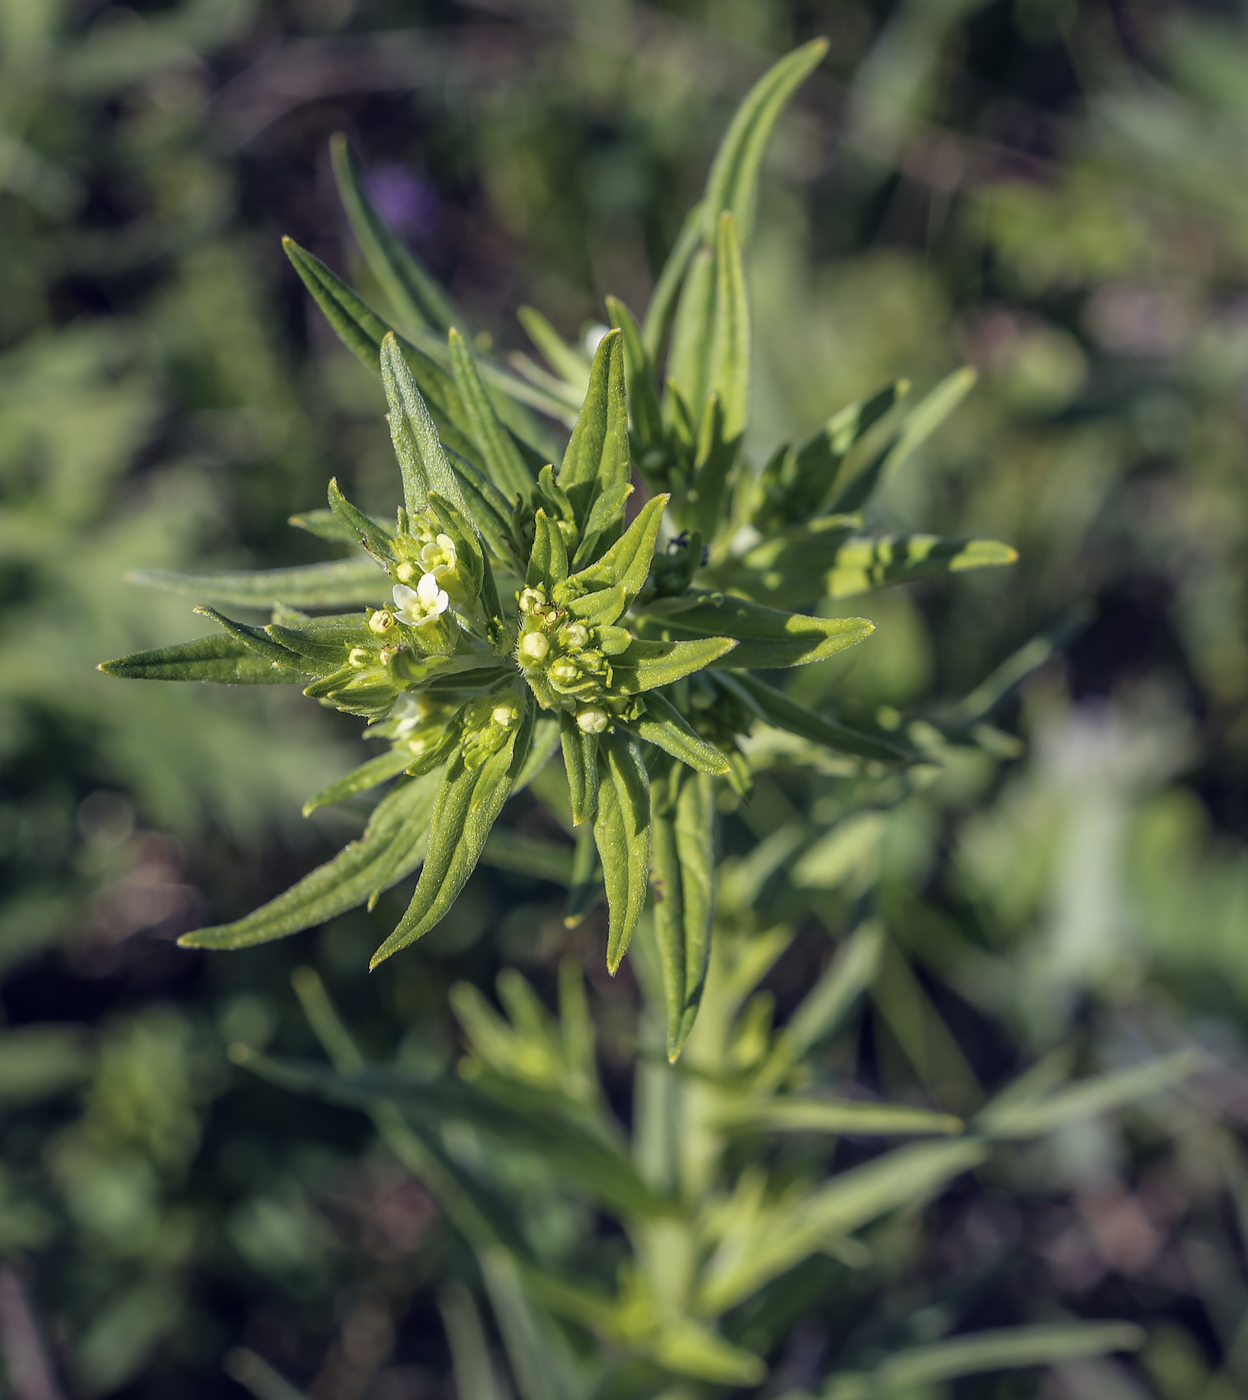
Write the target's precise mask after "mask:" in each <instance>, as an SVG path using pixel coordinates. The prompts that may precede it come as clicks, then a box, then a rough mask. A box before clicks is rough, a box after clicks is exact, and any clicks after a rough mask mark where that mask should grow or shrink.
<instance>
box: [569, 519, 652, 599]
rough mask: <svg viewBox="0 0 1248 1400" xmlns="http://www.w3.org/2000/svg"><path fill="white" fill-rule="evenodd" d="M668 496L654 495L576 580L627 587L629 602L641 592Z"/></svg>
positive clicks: (587, 584) (591, 587)
mask: <svg viewBox="0 0 1248 1400" xmlns="http://www.w3.org/2000/svg"><path fill="white" fill-rule="evenodd" d="M668 499H669V498H668V497H667V496H652V497H651V498H650V500H648V501H647V502H646V503H645V505H644V506H642V508H641V509H640V510H639V511H638V512H637V517H636V519H635V520H634V521H633V523H632V524H631V525H630V526H629V527H628V529H627V530H625V531H624V533H623V535H621V536H620V538H619V539H618V540H616V542H615V543H614V544H613V545H612V546H611V548H610V549H608V550H607V552H606V553H605V554H604V555H603V556H602V558H601V559H599V560H598V561H597V562H596V563H593V564H591V565H589V567H588V568H585V569H581V570H579V571H578V572H577V574H576V575H575V577H574V579H573V582H574V583H575V584H576V585H577V586H578V587H580V588H585V589H589V590H591V591H597V590H599V589H606V588H616V587H619V588H621V589H623V592H624V600H625V604H628V603H631V602H632V600H633V599H634V598H635V597H636V596H637V594H638V593H640V592H641V589H642V585H643V584H644V583H645V581H646V577H647V575H648V574H649V572H650V565H651V563H652V561H653V559H654V543H655V541H656V540H657V539H658V537H659V524H660V522H661V521H662V519H663V510H664V508H665V507H666V505H667V502H668Z"/></svg>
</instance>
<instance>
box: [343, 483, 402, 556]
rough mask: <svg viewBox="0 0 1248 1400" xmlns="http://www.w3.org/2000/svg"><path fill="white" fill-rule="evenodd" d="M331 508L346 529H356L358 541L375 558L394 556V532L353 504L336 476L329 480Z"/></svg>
mask: <svg viewBox="0 0 1248 1400" xmlns="http://www.w3.org/2000/svg"><path fill="white" fill-rule="evenodd" d="M329 508H330V510H332V511H333V513H334V514H335V515H336V516H337V517H338V519H339V520H340V521H341V522H342V524H343V525H344V527H345V528H346V529H348V530H354V531H355V539H356V543H357V544H359V545H362V546H363V547H364V548H365V549H367V550H368V552H369V553H370V554H371V555H373V557H374V558H378V559H393V558H394V535H393V533H392V532H391V531H390V530H389V529H388V528H387V527H386V526H384V525H378V524H377V523H376V522H375V521H374V520H373V518H372V517H371V516H369V515H365V514H364V512H363V511H362V510H359V509H357V508H356V507H355V506H353V505H352V504H351V502H350V501H348V500H347V498H346V497H345V496H344V495H343V494H342V492H341V490H340V489H339V487H338V481H337V478H335V477H330V480H329Z"/></svg>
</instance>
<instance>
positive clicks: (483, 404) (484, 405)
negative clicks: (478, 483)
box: [449, 327, 533, 501]
mask: <svg viewBox="0 0 1248 1400" xmlns="http://www.w3.org/2000/svg"><path fill="white" fill-rule="evenodd" d="M449 341H450V349H451V370H452V372H453V374H454V375H455V384H456V386H457V387H458V389H459V394H460V398H461V399H462V400H463V404H464V409H465V411H466V413H467V415H468V421H469V422H470V424H471V425H472V435H473V437H475V438H476V440H477V446H478V447H479V448H480V449H481V462H482V465H483V466H484V467H485V469H486V472H487V473H488V475H489V476H490V477H491V478H492V479H493V481H494V484H495V485H496V486H497V487H498V488H499V489H500V490H501V491H502V492H503V493H504V495H505V496H506V497H507V498H508V499H509V500H513V501H514V500H515V499H516V498H517V497H519V498H520V499H522V500H527V499H528V497H529V493H530V492H531V491H532V490H533V473H532V472H531V471H530V470H529V468H528V464H527V463H526V462H525V460H524V458H523V457H522V456H521V455H520V449H519V448H518V447H517V446H516V444H515V441H514V440H513V439H512V437H511V434H510V433H509V432H508V431H507V429H506V428H505V427H504V426H503V424H502V423H501V422H500V421H499V418H498V415H497V414H496V413H495V412H494V406H493V404H492V403H491V402H490V396H489V394H488V393H487V392H486V389H485V385H484V384H483V383H482V382H481V376H480V374H479V373H478V371H477V366H476V363H475V361H474V360H473V358H472V352H471V351H470V350H469V349H468V347H467V345H465V344H464V339H463V337H462V336H461V335H460V333H459V332H458V331H457V330H456V329H455V328H454V327H452V328H451V331H450V336H449Z"/></svg>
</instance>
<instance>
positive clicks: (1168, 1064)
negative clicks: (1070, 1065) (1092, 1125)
mask: <svg viewBox="0 0 1248 1400" xmlns="http://www.w3.org/2000/svg"><path fill="white" fill-rule="evenodd" d="M1204 1063H1205V1060H1204V1056H1203V1055H1201V1054H1200V1052H1199V1051H1195V1050H1180V1051H1178V1052H1177V1053H1176V1054H1173V1055H1164V1056H1162V1057H1160V1058H1159V1059H1155V1060H1149V1061H1147V1062H1146V1063H1145V1064H1142V1065H1134V1066H1132V1067H1131V1068H1130V1069H1124V1070H1118V1071H1117V1072H1116V1073H1114V1074H1105V1075H1098V1076H1097V1077H1095V1078H1092V1079H1085V1080H1082V1081H1080V1082H1079V1083H1075V1084H1067V1085H1065V1086H1064V1087H1063V1088H1061V1089H1058V1090H1056V1091H1055V1092H1053V1093H1051V1094H1048V1095H1047V1096H1046V1097H1044V1098H1041V1099H1039V1100H1035V1099H1021V1100H1018V1099H1008V1100H1007V1101H1006V1102H1004V1103H1002V1104H1000V1105H994V1104H989V1105H988V1106H987V1108H985V1109H984V1110H983V1111H982V1112H981V1113H980V1114H979V1115H978V1117H977V1118H976V1120H975V1127H976V1128H977V1129H978V1130H979V1131H981V1132H984V1133H987V1134H988V1135H989V1136H991V1137H998V1138H1030V1137H1039V1136H1040V1135H1041V1134H1042V1133H1051V1132H1053V1131H1055V1130H1056V1129H1058V1128H1064V1127H1066V1125H1067V1124H1069V1123H1077V1122H1080V1121H1081V1120H1082V1119H1085V1118H1093V1117H1096V1116H1097V1115H1099V1114H1102V1113H1112V1112H1113V1111H1114V1110H1115V1109H1119V1108H1125V1107H1127V1106H1128V1105H1130V1104H1133V1103H1136V1102H1138V1101H1139V1100H1140V1099H1143V1098H1147V1097H1148V1096H1149V1095H1150V1094H1155V1093H1158V1092H1159V1091H1160V1090H1162V1089H1169V1088H1172V1087H1173V1086H1174V1085H1176V1084H1179V1083H1181V1082H1182V1081H1183V1080H1184V1079H1188V1078H1190V1077H1191V1076H1192V1075H1193V1074H1195V1073H1196V1072H1197V1071H1198V1070H1199V1069H1200V1068H1201V1067H1202V1066H1203V1064H1204Z"/></svg>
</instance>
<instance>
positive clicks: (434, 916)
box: [369, 709, 533, 968]
mask: <svg viewBox="0 0 1248 1400" xmlns="http://www.w3.org/2000/svg"><path fill="white" fill-rule="evenodd" d="M532 727H533V718H532V712H531V709H530V710H526V712H525V714H524V716H523V717H522V718H521V719H519V720H518V721H517V723H516V725H515V727H514V728H513V730H512V733H511V734H510V736H509V737H508V738H507V740H506V742H505V743H504V744H503V746H502V748H500V749H499V750H498V752H497V753H494V754H491V755H490V757H489V758H487V759H486V760H485V762H484V763H482V764H481V766H480V767H479V768H469V767H468V766H467V765H466V763H465V762H464V756H463V754H462V753H457V754H456V755H455V756H454V758H452V759H451V762H450V764H449V765H448V766H447V769H446V773H445V775H444V776H443V778H442V784H441V786H440V787H439V788H438V796H437V800H436V802H435V803H434V809H433V815H432V817H431V819H430V823H429V827H430V830H429V850H428V853H427V855H426V857H425V864H424V868H423V869H422V870H421V872H420V879H419V880H418V881H417V882H416V890H415V893H414V894H413V895H412V902H411V903H410V904H409V905H408V907H407V912H406V913H405V914H404V915H403V917H402V919H400V920H399V924H398V927H397V928H396V929H395V930H394V932H393V933H392V934H391V935H390V937H389V938H387V939H386V940H385V942H384V943H383V944H382V945H381V947H380V948H378V949H377V951H376V952H375V953H374V954H373V957H372V961H371V962H370V963H369V966H370V968H371V967H376V966H377V965H378V964H379V963H382V962H384V961H385V960H386V958H388V957H390V955H391V954H392V953H397V952H398V950H399V949H400V948H406V947H407V945H408V944H409V943H414V942H415V941H416V940H417V939H418V938H420V937H422V936H423V935H424V934H426V933H428V932H429V930H430V929H431V928H433V927H434V925H435V924H437V923H438V922H439V921H440V920H441V918H442V916H443V915H444V914H445V913H446V912H447V910H448V909H449V908H450V907H451V905H452V904H453V903H454V902H455V900H456V898H457V896H458V895H459V892H460V890H462V889H463V887H464V885H465V884H467V882H468V877H469V876H470V875H471V874H472V872H473V870H474V869H475V868H476V864H477V861H478V859H479V858H480V855H481V850H482V847H483V846H484V845H485V841H486V837H487V836H489V834H490V828H491V827H492V826H493V825H494V823H495V821H496V820H497V818H498V814H499V813H500V812H501V811H502V810H503V804H504V803H505V802H506V801H507V798H508V796H509V795H510V793H511V789H512V785H513V782H514V780H515V776H516V774H517V773H518V772H519V771H520V768H521V766H522V765H523V763H524V760H525V757H526V755H527V753H528V746H529V739H530V736H531V734H532Z"/></svg>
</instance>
